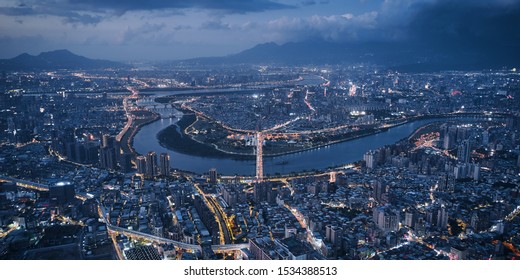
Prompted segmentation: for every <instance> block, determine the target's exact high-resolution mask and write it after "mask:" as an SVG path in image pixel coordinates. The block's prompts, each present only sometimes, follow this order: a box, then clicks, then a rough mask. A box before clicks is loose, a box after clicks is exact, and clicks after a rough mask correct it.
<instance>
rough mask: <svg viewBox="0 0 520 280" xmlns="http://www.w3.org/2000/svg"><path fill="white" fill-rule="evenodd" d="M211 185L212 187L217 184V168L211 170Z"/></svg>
mask: <svg viewBox="0 0 520 280" xmlns="http://www.w3.org/2000/svg"><path fill="white" fill-rule="evenodd" d="M209 183H210V184H212V185H214V184H216V183H217V169H215V168H211V169H210V170H209Z"/></svg>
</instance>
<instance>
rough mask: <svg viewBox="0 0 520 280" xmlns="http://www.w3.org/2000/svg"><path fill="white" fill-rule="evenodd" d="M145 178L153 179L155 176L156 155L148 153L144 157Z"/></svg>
mask: <svg viewBox="0 0 520 280" xmlns="http://www.w3.org/2000/svg"><path fill="white" fill-rule="evenodd" d="M145 175H146V177H148V178H153V177H155V176H157V154H156V153H155V152H149V153H148V154H147V155H146V173H145Z"/></svg>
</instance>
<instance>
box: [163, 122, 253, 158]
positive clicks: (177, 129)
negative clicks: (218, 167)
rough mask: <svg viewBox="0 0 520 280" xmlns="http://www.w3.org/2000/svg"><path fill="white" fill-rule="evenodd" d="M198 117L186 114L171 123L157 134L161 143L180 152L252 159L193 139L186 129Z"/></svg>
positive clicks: (204, 155)
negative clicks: (186, 132)
mask: <svg viewBox="0 0 520 280" xmlns="http://www.w3.org/2000/svg"><path fill="white" fill-rule="evenodd" d="M196 120H197V117H196V116H195V115H194V114H184V115H183V116H182V118H181V119H180V120H179V121H178V122H177V124H175V125H170V126H168V127H167V128H165V129H163V130H161V131H160V132H159V133H158V134H157V136H156V137H157V140H158V141H159V144H160V145H161V146H162V147H164V148H166V149H171V150H175V151H177V152H179V153H184V154H188V155H194V156H200V157H213V158H233V159H238V160H251V159H252V158H254V156H247V155H234V154H228V153H225V152H223V151H220V150H218V149H216V148H215V147H213V146H210V145H207V144H203V143H200V142H198V141H195V140H193V139H192V138H191V137H190V136H188V135H186V134H184V130H185V129H186V128H187V127H189V126H190V125H192V124H193V123H195V121H196Z"/></svg>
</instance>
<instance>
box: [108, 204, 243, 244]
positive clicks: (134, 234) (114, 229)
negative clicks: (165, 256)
mask: <svg viewBox="0 0 520 280" xmlns="http://www.w3.org/2000/svg"><path fill="white" fill-rule="evenodd" d="M98 203H99V201H98ZM100 205H101V204H100ZM98 211H99V214H100V216H101V218H102V219H103V221H104V222H105V224H106V225H107V229H108V230H109V231H111V232H116V233H121V234H124V235H127V236H130V237H134V238H141V239H146V240H149V241H153V242H157V243H164V244H172V245H174V246H175V247H177V248H181V249H184V250H189V251H199V252H201V251H202V247H201V246H200V245H195V244H188V243H184V242H180V241H175V240H171V239H168V238H164V237H159V236H155V235H152V234H148V233H144V232H140V231H136V230H131V229H126V228H122V227H118V226H114V225H111V224H110V223H109V221H108V220H107V218H106V217H107V214H106V212H105V209H104V207H102V206H99V208H98ZM244 248H249V244H248V243H241V244H225V245H212V246H211V249H212V250H213V251H214V252H231V251H238V250H241V249H244Z"/></svg>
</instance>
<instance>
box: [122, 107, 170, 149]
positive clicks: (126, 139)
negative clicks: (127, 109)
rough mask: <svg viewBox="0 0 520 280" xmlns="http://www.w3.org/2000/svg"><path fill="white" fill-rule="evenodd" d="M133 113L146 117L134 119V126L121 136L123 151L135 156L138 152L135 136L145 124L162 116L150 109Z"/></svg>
mask: <svg viewBox="0 0 520 280" xmlns="http://www.w3.org/2000/svg"><path fill="white" fill-rule="evenodd" d="M143 112H145V114H146V115H143ZM132 114H133V115H134V116H137V115H141V117H143V116H144V118H143V119H136V120H134V121H133V123H132V126H131V127H130V128H129V129H128V130H127V131H126V133H125V134H124V135H123V136H122V137H121V148H122V149H123V153H129V154H132V155H133V156H134V157H135V156H137V155H138V154H137V152H136V151H135V149H134V136H135V135H136V134H137V133H138V132H139V131H140V130H141V128H142V127H143V126H145V125H147V124H150V123H152V122H154V121H157V120H159V119H160V116H159V115H157V114H154V113H151V112H148V111H140V114H138V113H135V114H134V113H132ZM148 114H149V115H148Z"/></svg>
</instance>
